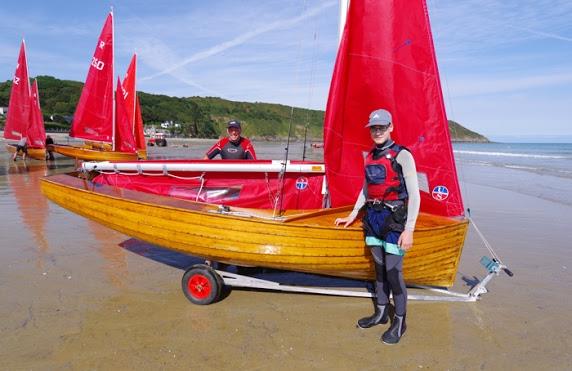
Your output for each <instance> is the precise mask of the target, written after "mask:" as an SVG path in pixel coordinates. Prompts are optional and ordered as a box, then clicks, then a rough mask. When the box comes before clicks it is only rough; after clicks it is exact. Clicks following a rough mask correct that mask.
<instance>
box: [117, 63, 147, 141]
mask: <svg viewBox="0 0 572 371" xmlns="http://www.w3.org/2000/svg"><path fill="white" fill-rule="evenodd" d="M136 79H137V55H136V54H134V55H133V58H131V63H130V64H129V68H128V69H127V73H126V74H125V78H124V79H123V83H122V84H121V86H122V89H123V91H122V93H123V98H124V99H125V107H126V110H127V113H128V114H129V122H130V123H131V125H132V128H133V135H134V137H135V143H136V145H137V149H146V148H147V147H146V144H145V135H144V133H143V118H142V117H141V107H140V105H139V97H137V90H136V86H135V85H136V81H137V80H136Z"/></svg>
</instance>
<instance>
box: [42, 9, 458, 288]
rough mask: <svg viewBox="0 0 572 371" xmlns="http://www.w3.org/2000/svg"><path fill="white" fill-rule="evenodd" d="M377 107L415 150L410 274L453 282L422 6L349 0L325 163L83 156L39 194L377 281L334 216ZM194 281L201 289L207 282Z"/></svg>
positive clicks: (450, 182) (156, 229) (194, 241)
mask: <svg viewBox="0 0 572 371" xmlns="http://www.w3.org/2000/svg"><path fill="white" fill-rule="evenodd" d="M380 107H384V108H387V109H389V110H390V111H392V113H393V117H394V120H395V131H394V134H395V137H396V140H397V142H399V143H402V144H404V145H405V146H407V147H408V148H409V149H410V150H411V152H412V153H413V155H414V157H415V158H416V161H417V166H418V171H419V180H420V189H421V191H422V202H421V209H422V212H421V214H420V216H419V219H418V222H417V227H416V230H415V235H414V238H415V243H414V246H413V248H412V249H411V250H410V251H409V252H408V253H407V255H406V256H405V260H404V268H403V269H404V275H405V279H406V281H407V282H408V283H416V284H424V285H435V286H451V285H452V284H453V282H454V280H455V276H456V272H457V266H458V263H459V259H460V256H461V251H462V248H463V243H464V239H465V235H466V231H467V226H468V222H467V219H466V218H465V217H464V214H463V204H462V199H461V194H460V191H459V185H458V181H457V175H456V172H455V165H454V159H453V153H452V148H451V142H450V138H449V132H448V127H447V120H446V117H445V110H444V105H443V100H442V95H441V87H440V82H439V75H438V71H437V65H436V61H435V55H434V49H433V44H432V39H431V34H430V28H429V18H428V14H427V10H426V7H425V5H424V3H423V2H422V1H419V2H413V3H412V2H408V1H405V0H399V1H398V0H394V1H354V2H352V3H351V5H350V10H349V14H348V21H347V23H346V27H345V31H344V34H343V37H342V41H341V44H340V48H339V52H338V56H337V60H336V66H335V70H334V75H333V78H332V82H331V87H330V95H329V100H328V105H327V110H326V111H327V112H326V120H325V124H324V125H325V127H324V131H325V132H324V139H325V142H324V153H325V165H322V164H317V163H308V162H301V161H299V162H288V163H284V162H272V161H253V162H251V161H243V162H236V161H234V162H233V161H214V162H210V163H207V162H206V161H202V162H201V161H162V162H159V161H146V162H131V163H129V162H128V163H91V164H84V165H83V169H84V171H85V172H84V173H80V174H78V173H74V174H68V175H65V174H64V175H57V176H52V177H49V178H45V179H43V181H42V191H43V192H44V194H45V195H46V196H47V197H48V198H49V199H51V200H52V201H54V202H56V203H57V204H59V205H61V206H63V207H65V208H67V209H69V210H71V211H73V212H75V213H78V214H80V215H83V216H85V217H87V218H89V219H91V220H95V221H97V222H99V223H102V224H104V225H106V226H108V227H110V228H113V229H115V230H118V231H120V232H122V233H125V234H126V235H129V236H132V237H135V238H138V239H141V240H143V241H147V242H150V243H154V244H157V245H160V246H164V247H166V248H169V249H173V250H177V251H181V252H185V253H189V254H192V255H195V256H198V257H202V258H205V259H209V260H214V261H221V262H225V263H231V264H236V265H248V266H260V267H269V268H279V269H287V270H293V271H300V272H310V273H318V274H325V275H332V276H339V277H350V278H362V279H372V278H373V264H372V261H371V258H370V254H369V252H368V251H367V250H366V247H365V246H364V242H363V232H362V229H361V226H360V225H359V223H355V224H354V225H353V226H352V227H350V228H347V229H344V228H341V227H335V226H334V220H335V219H336V218H337V217H340V216H345V215H347V214H348V212H349V210H351V208H352V206H353V203H354V202H355V199H356V198H357V195H358V192H359V191H360V189H361V187H362V184H363V177H364V174H363V153H364V152H367V151H368V150H369V149H370V146H371V142H370V139H369V135H368V133H367V130H365V129H364V128H363V127H364V125H365V123H366V122H367V117H368V115H369V113H370V112H371V111H372V110H373V109H376V108H380ZM213 166H214V167H213ZM328 203H330V204H331V205H333V207H324V206H327V204H328ZM201 274H202V276H201ZM201 274H199V275H195V276H194V277H195V278H196V277H199V276H200V277H199V278H198V279H199V281H201V280H202V278H201V277H203V278H204V277H206V276H207V274H206V273H204V274H203V273H201ZM191 280H192V278H191ZM189 282H190V281H189ZM201 282H202V281H201ZM210 282H211V283H212V282H213V281H210ZM189 285H190V284H189ZM189 287H190V286H189ZM192 287H194V289H195V293H196V294H197V297H199V298H200V296H201V295H202V293H201V290H199V289H198V288H199V287H202V283H200V284H199V283H197V284H194V285H193V286H192ZM191 290H192V289H191ZM197 290H198V291H197Z"/></svg>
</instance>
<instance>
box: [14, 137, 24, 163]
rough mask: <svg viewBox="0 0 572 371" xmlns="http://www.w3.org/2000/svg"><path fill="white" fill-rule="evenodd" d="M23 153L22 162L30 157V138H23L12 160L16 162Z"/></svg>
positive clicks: (17, 145)
mask: <svg viewBox="0 0 572 371" xmlns="http://www.w3.org/2000/svg"><path fill="white" fill-rule="evenodd" d="M20 152H22V160H26V156H27V155H28V137H25V136H23V135H22V136H21V137H20V140H19V141H18V144H16V152H14V156H12V160H14V161H16V157H18V153H20Z"/></svg>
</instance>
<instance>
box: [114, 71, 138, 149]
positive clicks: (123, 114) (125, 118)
mask: <svg viewBox="0 0 572 371" xmlns="http://www.w3.org/2000/svg"><path fill="white" fill-rule="evenodd" d="M115 101H116V106H115V108H116V112H115V113H116V117H115V120H116V130H115V150H116V151H119V152H130V153H135V152H136V150H137V148H136V147H135V139H134V138H133V125H131V122H130V121H129V114H128V113H127V107H126V104H125V99H123V94H122V89H121V81H120V80H119V78H117V90H116V99H115Z"/></svg>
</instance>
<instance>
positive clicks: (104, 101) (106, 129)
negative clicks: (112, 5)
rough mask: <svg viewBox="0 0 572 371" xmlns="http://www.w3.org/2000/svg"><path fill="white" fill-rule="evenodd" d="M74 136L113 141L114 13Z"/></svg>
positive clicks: (94, 64)
mask: <svg viewBox="0 0 572 371" xmlns="http://www.w3.org/2000/svg"><path fill="white" fill-rule="evenodd" d="M70 136H71V137H75V138H83V139H87V140H94V141H100V142H108V143H111V142H112V139H113V13H111V12H110V13H109V15H108V16H107V20H106V21H105V25H104V26H103V30H101V35H100V36H99V40H98V41H97V46H96V47H95V52H94V54H93V58H92V59H91V65H90V66H89V71H88V74H87V79H86V81H85V85H84V86H83V90H82V91H81V96H80V98H79V103H78V105H77V107H76V110H75V114H74V118H73V122H72V127H71V130H70Z"/></svg>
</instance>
